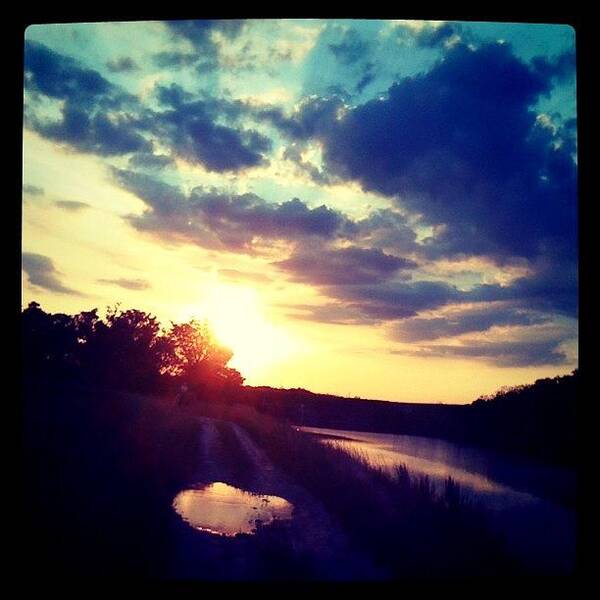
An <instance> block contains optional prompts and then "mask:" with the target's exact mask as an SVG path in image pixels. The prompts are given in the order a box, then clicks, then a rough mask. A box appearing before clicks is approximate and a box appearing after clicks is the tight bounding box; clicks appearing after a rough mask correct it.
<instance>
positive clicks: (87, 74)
mask: <svg viewBox="0 0 600 600" xmlns="http://www.w3.org/2000/svg"><path fill="white" fill-rule="evenodd" d="M25 86H26V89H27V90H28V91H29V92H30V95H31V98H30V100H29V102H28V103H27V104H26V111H25V123H26V125H27V126H28V127H30V128H31V129H33V130H35V131H37V132H38V133H40V134H41V135H43V136H45V137H47V138H49V139H52V140H55V141H57V142H59V143H64V144H69V145H70V146H72V147H73V148H75V149H77V150H79V151H80V152H89V153H94V154H97V155H99V156H118V155H123V154H134V153H135V158H133V164H134V165H135V164H138V165H143V163H144V162H145V163H146V166H150V168H152V167H160V166H163V165H166V164H170V157H164V156H160V155H158V156H156V155H154V153H153V146H154V144H153V141H152V139H154V140H156V141H157V142H160V144H161V145H167V146H169V147H170V149H171V150H172V152H173V153H174V154H176V155H177V156H179V157H180V158H182V159H184V160H186V161H188V162H190V163H193V164H201V165H203V166H204V167H206V168H207V169H208V170H211V171H217V172H228V171H239V170H243V169H247V168H250V167H256V166H259V165H263V164H267V162H268V161H267V158H266V155H267V153H268V152H269V151H270V150H271V147H272V142H271V140H270V139H269V138H267V137H266V136H264V135H262V134H261V133H259V132H258V131H255V130H253V129H247V128H243V127H239V128H238V126H234V125H226V124H223V123H221V122H218V121H219V120H220V119H221V120H222V119H223V118H225V119H231V118H234V119H236V118H237V117H239V116H240V114H242V104H241V103H239V102H238V103H227V102H219V101H216V100H215V99H209V98H201V99H197V98H194V97H193V96H192V95H191V94H189V93H187V92H185V91H184V90H183V88H181V87H180V86H177V85H175V84H173V85H171V86H170V87H169V88H165V87H161V86H157V95H158V100H159V103H160V105H161V108H162V110H160V111H154V110H152V109H150V108H149V107H147V106H144V105H143V104H142V103H141V102H140V100H139V99H138V98H137V97H135V96H132V95H131V94H127V93H125V92H123V91H122V90H120V89H119V88H117V87H116V86H114V85H113V84H111V83H110V82H109V81H108V80H106V79H105V78H104V77H102V75H100V74H99V73H98V72H97V71H94V70H91V69H87V68H83V67H81V66H80V65H79V64H78V63H77V62H76V61H75V60H73V59H71V58H70V57H67V56H64V55H61V54H58V53H56V52H54V51H52V50H50V49H48V48H46V47H45V46H43V45H42V44H39V43H36V42H32V41H27V42H26V47H25ZM40 94H41V95H44V96H47V97H49V98H53V99H55V100H57V101H60V102H61V105H60V108H59V110H60V114H61V117H60V119H56V118H54V119H52V118H48V117H44V116H41V115H42V114H43V111H39V110H36V107H37V99H38V98H39V95H40ZM167 161H169V162H167Z"/></svg>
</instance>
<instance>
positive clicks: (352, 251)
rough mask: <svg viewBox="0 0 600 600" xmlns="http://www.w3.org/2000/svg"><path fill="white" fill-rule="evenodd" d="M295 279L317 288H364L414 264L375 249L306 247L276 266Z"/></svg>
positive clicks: (412, 266)
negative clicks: (357, 286)
mask: <svg viewBox="0 0 600 600" xmlns="http://www.w3.org/2000/svg"><path fill="white" fill-rule="evenodd" d="M274 264H275V265H276V266H277V267H279V268H280V269H283V270H284V271H286V272H288V273H289V274H291V276H292V279H293V280H295V281H299V282H302V283H311V284H315V285H346V284H347V285H360V284H369V283H377V282H381V281H385V280H387V279H389V278H390V277H392V276H393V275H395V274H396V273H397V272H398V271H400V270H402V269H410V268H414V267H415V266H416V265H415V263H414V262H412V261H410V260H407V259H405V258H401V257H398V256H392V255H390V254H385V253H384V252H382V251H381V250H377V249H375V248H371V249H363V248H357V247H349V248H318V247H316V248H310V247H303V248H300V249H298V250H296V252H295V253H294V254H293V255H292V256H291V257H290V258H288V259H287V260H283V261H279V262H276V263H274Z"/></svg>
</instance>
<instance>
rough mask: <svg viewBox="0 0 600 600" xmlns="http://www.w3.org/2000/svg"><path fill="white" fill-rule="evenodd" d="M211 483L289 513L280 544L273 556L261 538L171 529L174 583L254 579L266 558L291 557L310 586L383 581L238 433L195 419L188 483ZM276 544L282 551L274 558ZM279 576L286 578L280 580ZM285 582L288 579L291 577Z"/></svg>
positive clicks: (313, 503) (315, 505)
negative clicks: (282, 505)
mask: <svg viewBox="0 0 600 600" xmlns="http://www.w3.org/2000/svg"><path fill="white" fill-rule="evenodd" d="M214 481H220V482H223V483H227V484H229V485H232V486H235V487H239V488H242V489H245V490H248V491H251V492H254V493H257V494H266V495H273V496H280V497H282V498H285V499H286V500H288V501H289V502H291V503H292V504H293V505H294V513H293V518H292V519H291V520H290V521H288V522H286V524H285V530H284V533H282V534H281V535H282V536H284V537H283V538H282V539H275V538H274V539H273V540H272V544H273V548H269V547H268V546H269V543H270V542H269V543H267V546H265V541H264V538H262V537H261V538H260V539H259V537H260V536H237V537H236V538H223V537H220V536H215V535H211V534H204V533H202V532H198V531H195V530H193V529H192V528H191V527H189V526H187V525H185V524H183V523H178V524H177V526H175V527H174V529H175V535H176V538H177V540H176V542H177V543H176V546H177V551H176V553H175V564H174V576H177V577H181V576H184V577H195V576H199V577H203V576H206V575H207V574H208V576H209V578H216V579H218V578H219V575H220V574H222V576H223V577H231V578H234V579H236V578H239V579H245V578H246V577H247V576H252V575H253V574H254V572H255V571H259V572H261V569H263V568H264V567H265V565H264V564H263V562H265V560H268V561H271V562H273V560H274V557H271V558H266V559H265V557H268V556H269V555H270V552H271V551H273V553H274V554H275V559H277V558H278V557H277V553H279V555H281V554H283V553H289V552H291V554H292V555H293V557H294V558H293V561H292V562H294V564H296V563H298V564H301V565H303V567H302V568H303V569H305V570H306V571H307V572H309V573H310V575H311V576H313V577H315V578H328V579H332V578H333V579H341V580H344V579H356V578H364V579H379V578H381V577H382V573H381V572H380V570H379V569H377V568H376V567H375V566H374V565H373V564H372V563H371V561H370V560H369V559H368V558H367V557H365V556H363V555H362V554H361V553H360V552H358V551H357V550H356V549H354V548H352V547H351V544H350V543H349V541H348V538H347V536H346V535H345V534H344V532H343V531H342V530H341V528H340V527H339V526H338V525H337V524H336V523H335V521H334V520H333V519H332V518H331V517H330V515H329V514H328V513H327V511H326V510H325V509H324V508H323V506H322V505H321V504H320V502H318V500H317V499H315V498H314V497H313V496H312V495H311V494H309V493H308V492H307V491H306V490H305V489H304V488H302V487H301V486H299V485H297V484H296V483H295V482H293V481H291V480H290V478H289V477H287V476H286V475H285V474H284V473H282V472H281V471H280V470H279V469H277V467H276V466H275V465H273V463H272V462H271V461H270V459H269V458H268V456H267V455H266V454H265V452H264V451H263V450H262V449H261V448H260V447H259V446H258V445H257V444H256V443H255V442H254V440H253V439H252V438H251V437H250V436H249V435H248V433H247V432H246V431H245V430H244V429H243V428H242V427H241V426H239V425H237V424H235V423H231V422H227V421H217V420H213V419H210V418H206V417H202V418H200V419H199V420H198V477H197V481H196V482H195V483H196V484H198V485H202V484H203V483H211V482H214ZM192 487H193V486H192ZM273 531H275V528H274V529H273ZM282 531H283V530H282ZM273 535H275V534H273ZM278 544H282V546H281V548H280V549H279V551H278V550H277V548H278ZM200 557H202V560H200ZM207 557H208V560H207ZM279 558H280V556H279ZM275 562H276V560H275ZM213 563H215V567H214V568H213V569H212V570H211V569H210V568H208V573H207V570H206V568H207V565H209V564H213ZM216 563H219V565H220V566H219V567H217V565H216ZM286 564H287V563H286ZM203 567H204V568H203ZM219 569H221V570H219ZM282 569H283V567H282ZM281 575H282V576H284V577H285V573H282V574H281ZM288 575H289V577H290V578H294V574H293V573H289V574H288ZM305 575H306V573H305ZM298 576H299V577H300V576H302V575H298Z"/></svg>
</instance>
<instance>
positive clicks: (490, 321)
mask: <svg viewBox="0 0 600 600" xmlns="http://www.w3.org/2000/svg"><path fill="white" fill-rule="evenodd" d="M548 320H549V317H548V316H547V315H541V314H536V313H532V312H529V311H523V310H519V309H515V308H512V307H506V306H496V305H494V304H484V305H479V306H475V307H472V308H468V309H459V310H453V311H451V312H449V313H447V314H444V315H443V316H440V317H429V318H420V317H415V318H413V319H406V320H403V321H401V322H400V323H398V325H396V326H395V327H394V329H393V330H392V332H391V335H392V337H393V338H395V339H398V340H400V341H403V342H420V341H423V340H435V339H438V338H447V337H455V336H459V335H462V334H465V333H473V332H479V331H487V330H488V329H490V328H491V327H495V326H517V325H521V326H523V325H534V324H540V323H545V322H547V321H548Z"/></svg>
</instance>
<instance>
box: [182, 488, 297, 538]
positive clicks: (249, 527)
mask: <svg viewBox="0 0 600 600" xmlns="http://www.w3.org/2000/svg"><path fill="white" fill-rule="evenodd" d="M173 508H174V509H175V511H176V512H177V513H178V514H179V516H181V518H182V519H183V520H184V521H185V522H186V523H188V524H189V525H191V526H192V527H194V528H195V529H198V530H200V531H206V532H208V533H213V534H216V535H223V536H234V535H237V534H238V533H254V532H255V531H256V528H257V526H259V525H268V524H269V523H272V522H273V521H274V520H275V519H289V518H291V516H292V511H293V508H294V507H293V505H292V504H291V503H290V502H288V501H287V500H285V499H284V498H280V497H279V496H266V495H260V494H254V493H251V492H248V491H246V490H242V489H240V488H236V487H233V486H231V485H227V484H226V483H222V482H214V483H211V484H209V485H206V486H204V487H200V488H196V489H188V490H183V491H182V492H180V493H179V494H177V496H176V497H175V499H174V500H173Z"/></svg>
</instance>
